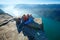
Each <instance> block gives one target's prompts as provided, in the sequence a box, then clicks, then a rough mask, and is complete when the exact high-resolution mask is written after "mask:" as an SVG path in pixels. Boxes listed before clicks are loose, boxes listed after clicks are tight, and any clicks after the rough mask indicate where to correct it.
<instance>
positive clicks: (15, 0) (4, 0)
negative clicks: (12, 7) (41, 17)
mask: <svg viewBox="0 0 60 40" xmlns="http://www.w3.org/2000/svg"><path fill="white" fill-rule="evenodd" d="M0 4H60V0H0Z"/></svg>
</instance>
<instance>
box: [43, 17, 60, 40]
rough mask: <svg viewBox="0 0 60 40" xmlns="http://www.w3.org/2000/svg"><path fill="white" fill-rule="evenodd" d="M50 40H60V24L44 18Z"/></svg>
mask: <svg viewBox="0 0 60 40" xmlns="http://www.w3.org/2000/svg"><path fill="white" fill-rule="evenodd" d="M42 20H43V25H44V31H45V32H46V35H47V37H48V40H60V22H58V21H54V20H52V19H48V18H42Z"/></svg>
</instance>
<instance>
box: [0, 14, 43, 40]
mask: <svg viewBox="0 0 60 40" xmlns="http://www.w3.org/2000/svg"><path fill="white" fill-rule="evenodd" d="M12 18H13V17H12V16H10V15H9V14H6V13H0V24H1V23H3V22H5V21H6V20H9V19H12ZM34 21H35V22H37V23H39V24H42V20H41V19H39V18H36V19H34ZM0 40H28V37H27V36H24V34H23V32H22V31H21V33H20V34H18V31H17V28H16V22H15V21H10V22H8V23H7V24H5V25H2V26H0Z"/></svg>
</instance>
